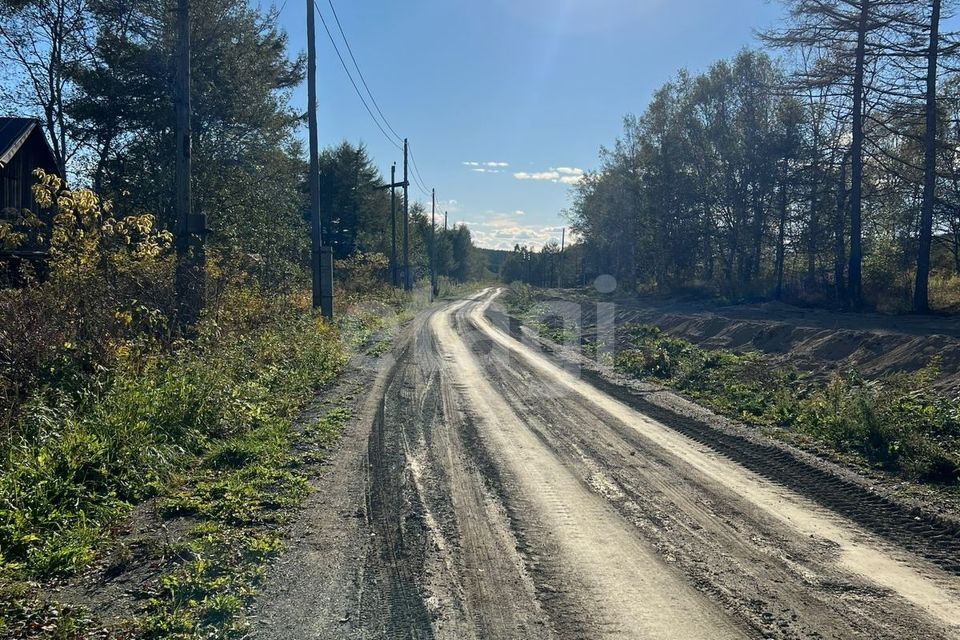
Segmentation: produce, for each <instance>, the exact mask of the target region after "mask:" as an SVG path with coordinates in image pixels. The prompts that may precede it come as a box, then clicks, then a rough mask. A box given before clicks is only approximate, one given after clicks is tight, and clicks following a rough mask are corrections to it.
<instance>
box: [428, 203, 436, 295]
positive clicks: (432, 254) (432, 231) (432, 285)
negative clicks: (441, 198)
mask: <svg viewBox="0 0 960 640" xmlns="http://www.w3.org/2000/svg"><path fill="white" fill-rule="evenodd" d="M436 295H437V190H436V189H431V190H430V297H431V298H433V297H434V296H436Z"/></svg>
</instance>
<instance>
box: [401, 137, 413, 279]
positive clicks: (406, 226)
mask: <svg viewBox="0 0 960 640" xmlns="http://www.w3.org/2000/svg"><path fill="white" fill-rule="evenodd" d="M408 153H409V145H408V144H407V139H406V138H404V139H403V288H404V290H405V291H410V290H411V289H413V282H412V281H411V280H410V197H409V187H410V182H409V179H408V176H407V156H408Z"/></svg>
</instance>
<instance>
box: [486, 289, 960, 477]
mask: <svg viewBox="0 0 960 640" xmlns="http://www.w3.org/2000/svg"><path fill="white" fill-rule="evenodd" d="M504 302H505V304H506V305H507V308H508V310H509V311H510V312H511V313H513V314H515V315H517V316H518V317H520V318H521V319H522V320H523V321H524V322H525V323H527V324H528V326H531V328H534V329H535V330H538V331H539V332H540V334H541V336H543V337H545V338H548V339H551V340H554V341H557V342H560V341H562V338H563V336H558V335H557V331H556V330H555V329H551V328H550V327H544V323H543V322H542V319H541V318H540V317H538V305H537V302H536V298H535V295H534V294H533V292H532V291H530V290H529V288H526V287H516V286H512V287H511V288H510V289H509V290H508V292H507V293H506V294H505V296H504ZM617 332H618V344H619V345H621V346H620V348H619V349H618V351H617V353H616V354H615V356H614V360H613V362H612V364H613V365H614V367H615V368H616V369H617V370H619V371H621V372H623V373H626V374H628V375H630V376H632V377H634V378H637V379H641V380H650V381H653V382H656V383H658V384H662V385H664V386H667V387H670V388H673V389H676V390H677V391H680V392H682V393H684V394H685V395H687V396H689V397H691V398H693V399H695V400H697V401H698V402H700V403H701V404H704V405H705V406H708V407H709V408H711V409H713V410H714V411H717V412H718V413H720V414H722V415H725V416H727V417H731V418H735V419H737V420H740V421H742V422H745V423H747V424H750V425H754V426H758V427H761V428H765V429H768V430H770V431H771V432H772V433H774V434H775V435H777V436H778V437H781V438H784V439H787V440H791V441H794V442H798V443H801V444H803V443H815V444H818V445H820V446H823V447H826V448H828V449H830V450H832V451H833V452H835V453H836V454H837V455H838V456H839V457H842V458H845V459H847V460H848V461H853V462H857V463H860V464H866V465H869V466H872V467H875V468H879V469H883V470H885V471H888V472H892V473H895V474H898V475H900V476H903V477H906V478H910V479H913V480H918V481H920V482H923V483H931V484H939V485H945V486H948V487H953V488H954V489H957V488H960V399H958V398H948V397H945V396H944V395H942V394H940V393H938V392H936V391H935V390H934V389H933V385H932V384H931V383H932V381H933V379H934V378H935V377H936V375H937V361H936V360H934V361H932V362H931V363H930V364H929V365H928V366H927V367H925V368H924V369H922V370H920V371H918V372H915V373H910V374H897V375H891V376H886V377H884V378H882V379H877V380H868V379H865V378H864V377H863V376H862V375H861V374H859V373H858V372H857V371H853V370H851V371H845V372H842V373H839V374H837V375H834V376H833V377H832V378H831V379H830V380H828V381H822V380H817V379H814V378H812V377H811V376H809V375H807V374H805V373H803V372H800V371H798V370H796V369H795V368H792V367H784V366H782V365H780V364H778V363H775V362H773V361H772V360H771V359H770V358H768V357H766V356H764V355H763V354H760V353H734V352H732V351H726V350H708V349H702V348H700V347H698V346H697V345H695V344H693V343H691V342H688V341H686V340H682V339H678V338H674V337H671V336H668V335H666V334H664V333H663V332H662V331H661V330H660V329H659V328H657V327H655V326H649V325H638V324H627V325H622V326H618V327H617ZM624 346H625V347H626V348H624ZM584 351H585V353H587V354H588V355H589V354H596V346H595V345H592V344H590V343H587V344H585V345H584ZM608 364H611V363H608Z"/></svg>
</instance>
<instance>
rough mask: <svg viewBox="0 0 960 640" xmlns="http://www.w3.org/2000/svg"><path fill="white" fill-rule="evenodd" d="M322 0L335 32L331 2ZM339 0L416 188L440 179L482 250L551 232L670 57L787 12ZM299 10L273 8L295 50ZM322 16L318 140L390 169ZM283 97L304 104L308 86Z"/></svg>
mask: <svg viewBox="0 0 960 640" xmlns="http://www.w3.org/2000/svg"><path fill="white" fill-rule="evenodd" d="M317 2H318V5H319V7H320V9H321V11H323V13H324V15H325V16H326V18H327V20H328V24H329V26H330V28H331V30H332V31H333V33H334V35H335V36H336V35H338V33H337V31H336V25H335V23H334V22H333V20H332V14H331V12H330V8H329V6H328V5H327V0H317ZM334 6H335V7H336V9H337V12H338V14H339V17H340V20H341V23H342V25H343V28H344V30H345V32H346V34H347V37H348V38H349V39H350V44H351V46H352V47H353V52H354V54H355V55H356V58H357V61H358V63H359V64H360V67H361V69H362V71H363V74H364V76H365V78H366V80H367V83H368V84H369V86H370V88H371V89H372V91H373V94H374V96H375V97H376V99H377V102H378V103H379V105H380V107H381V109H382V110H383V113H384V114H385V115H386V117H387V119H388V120H389V121H390V124H391V125H392V126H393V128H394V129H396V131H397V132H398V133H400V135H402V136H406V137H408V138H409V139H410V142H411V145H412V147H413V151H414V155H415V158H416V160H417V165H418V166H419V169H420V173H421V175H422V177H423V180H424V181H425V183H426V185H427V187H435V188H436V189H437V198H438V201H439V202H440V209H446V210H448V211H449V212H450V220H451V222H467V223H468V224H469V225H470V227H471V229H472V231H473V232H474V236H475V239H476V240H477V242H478V244H480V245H481V246H487V247H492V248H512V246H513V245H514V244H515V243H517V242H519V243H526V244H532V245H534V246H537V247H539V246H540V245H542V244H543V243H544V242H545V241H547V240H549V239H551V238H556V239H558V240H559V229H560V227H561V226H563V225H564V224H565V222H564V221H563V219H562V217H561V215H560V212H561V210H562V209H563V208H564V207H566V206H567V204H568V201H569V200H568V198H569V183H570V182H573V181H575V180H576V176H577V175H578V172H579V171H580V170H589V169H591V168H594V167H595V166H596V164H597V156H598V151H599V147H600V146H601V145H609V144H611V143H612V142H613V140H614V139H615V138H616V136H617V135H618V133H619V132H620V128H621V121H622V118H623V116H624V115H625V114H627V113H639V112H641V111H643V109H644V107H645V106H646V104H647V102H648V100H649V98H650V95H651V93H652V91H653V90H655V89H656V88H657V87H658V86H660V85H662V84H663V83H664V82H666V81H667V80H669V79H670V78H671V77H672V76H673V75H674V74H675V73H676V71H677V70H678V69H680V68H683V67H686V68H688V69H690V70H692V71H698V70H702V69H705V68H706V67H708V66H709V65H710V64H711V63H712V62H714V61H715V60H718V59H721V58H725V57H729V56H731V55H733V54H735V53H736V52H737V51H738V50H739V49H741V48H742V47H744V46H749V45H752V44H754V43H755V37H754V31H755V30H756V29H758V28H764V27H767V26H770V25H773V24H775V23H776V22H777V21H778V20H779V18H780V17H781V16H782V15H783V12H784V10H783V7H782V5H781V4H779V3H778V2H776V1H775V0H774V1H772V2H769V1H767V0H673V1H671V0H474V1H472V2H467V1H465V0H406V1H404V0H390V1H385V0H366V1H358V0H352V1H351V0H339V2H336V0H335V2H334ZM305 12H306V8H305V6H304V3H303V2H302V1H296V0H287V2H286V3H285V4H283V5H282V8H281V22H282V24H283V26H284V28H285V29H286V30H287V32H288V35H289V37H290V44H291V48H292V50H294V51H303V50H304V49H305V42H306V35H305V29H304V24H305ZM317 28H318V30H319V32H318V40H317V53H318V94H319V123H320V141H321V145H328V144H334V143H337V142H339V141H341V140H344V139H347V140H350V141H352V142H358V141H362V142H363V143H365V144H366V145H367V147H368V148H369V149H370V151H371V153H372V155H373V157H374V158H375V159H376V161H377V163H378V164H379V165H380V166H381V168H382V171H383V173H384V175H385V176H389V167H390V163H391V162H393V161H396V162H397V163H398V171H399V170H400V162H401V159H402V155H401V153H400V152H399V151H397V150H396V149H395V148H394V147H393V146H391V144H390V143H389V142H388V141H387V139H386V138H385V137H384V136H383V134H381V133H380V131H379V130H378V129H377V127H376V125H374V123H373V122H372V120H371V119H370V116H369V115H367V113H366V111H365V110H364V108H363V105H362V104H361V103H360V100H359V99H358V98H357V96H356V94H355V93H354V90H353V88H352V87H351V85H350V82H349V80H348V79H347V77H346V75H345V73H344V71H343V69H342V68H341V66H340V62H339V60H338V59H337V57H336V54H335V53H334V50H333V48H332V46H331V45H330V42H329V41H328V39H327V36H326V34H325V33H324V32H323V27H322V24H321V23H320V21H319V20H318V21H317ZM341 48H342V49H344V48H343V47H342V45H341ZM343 54H344V56H345V57H346V59H347V61H348V63H349V57H347V53H346V51H345V49H344V50H343ZM361 89H362V86H361ZM294 102H295V104H296V105H298V106H300V105H304V104H305V102H306V98H305V92H304V91H303V90H300V91H297V92H296V93H295V95H294ZM467 163H474V164H467ZM493 163H495V164H493ZM412 194H413V195H415V196H417V197H419V198H420V199H423V200H427V201H428V200H429V199H428V198H424V197H423V194H421V193H420V192H419V190H417V189H413V191H412Z"/></svg>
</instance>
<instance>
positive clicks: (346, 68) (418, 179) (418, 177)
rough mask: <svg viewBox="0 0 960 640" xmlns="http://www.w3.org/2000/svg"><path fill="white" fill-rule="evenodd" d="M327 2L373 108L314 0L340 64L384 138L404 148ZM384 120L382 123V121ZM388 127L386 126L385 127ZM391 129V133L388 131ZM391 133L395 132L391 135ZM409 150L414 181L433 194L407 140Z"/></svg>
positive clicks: (426, 193) (399, 147)
mask: <svg viewBox="0 0 960 640" xmlns="http://www.w3.org/2000/svg"><path fill="white" fill-rule="evenodd" d="M327 3H328V4H329V5H330V11H331V12H332V13H333V18H334V20H335V21H336V24H337V29H338V30H339V32H340V36H341V37H342V38H343V42H344V44H345V45H346V48H347V53H348V55H349V56H350V60H351V61H352V62H353V66H354V68H355V69H356V72H357V77H359V78H360V82H361V84H363V87H364V89H365V90H366V92H367V95H368V96H369V97H370V103H372V104H373V107H374V108H373V109H371V108H370V103H368V102H367V100H366V99H365V98H364V96H363V92H361V91H360V87H359V85H358V84H357V82H356V80H355V79H354V77H353V73H351V71H350V68H349V66H348V65H347V62H346V59H345V58H344V57H343V54H342V53H341V51H340V47H339V46H338V45H337V41H336V38H334V36H333V33H332V31H331V30H330V27H329V25H328V24H327V21H326V19H325V18H324V15H323V12H322V11H321V10H320V6H319V5H318V4H317V0H313V6H314V9H316V11H317V13H318V14H319V16H320V22H321V24H323V29H324V31H326V33H327V38H328V39H329V40H330V44H331V45H332V46H333V50H334V51H335V52H336V54H337V58H338V59H339V60H340V66H341V67H342V68H343V71H344V73H346V74H347V78H348V79H349V80H350V84H351V85H352V86H353V90H354V92H355V93H356V94H357V97H358V98H359V99H360V102H361V103H362V104H363V106H364V108H365V109H366V111H367V114H368V115H369V116H370V119H371V120H373V123H374V124H375V125H377V128H378V129H379V130H380V133H382V134H383V136H384V138H386V139H387V141H388V142H390V144H392V145H393V146H394V147H396V148H397V149H398V150H401V151H402V150H403V147H402V146H401V145H402V143H403V140H404V139H403V137H402V136H400V134H398V133H397V131H396V130H395V129H394V128H393V127H392V126H391V125H390V121H389V120H387V117H386V116H385V115H384V113H383V110H382V109H381V108H380V105H379V104H378V103H377V100H376V98H375V97H374V95H373V91H372V90H371V89H370V85H369V84H368V83H367V81H366V78H365V77H364V75H363V71H361V69H360V65H359V63H358V62H357V59H356V56H355V55H354V53H353V48H352V47H351V46H350V41H349V40H348V39H347V35H346V33H345V32H344V29H343V25H342V23H341V22H340V17H339V16H338V15H337V10H336V8H335V7H334V4H333V0H327ZM374 110H376V112H377V114H379V116H380V118H379V119H378V118H377V116H376V115H374ZM381 120H382V123H381ZM384 127H386V128H384ZM388 130H389V132H390V133H387V131H388ZM390 134H393V137H391V135H390ZM407 147H408V151H409V154H410V160H411V164H412V168H413V172H412V174H411V175H412V177H413V182H414V184H415V185H416V186H417V188H418V189H419V190H420V191H421V192H422V193H423V195H424V196H425V197H430V196H431V191H430V189H429V188H428V187H427V186H426V181H425V180H424V179H423V175H422V174H421V172H420V167H419V166H418V165H417V160H416V156H414V153H413V145H411V144H410V143H409V142H407Z"/></svg>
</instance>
